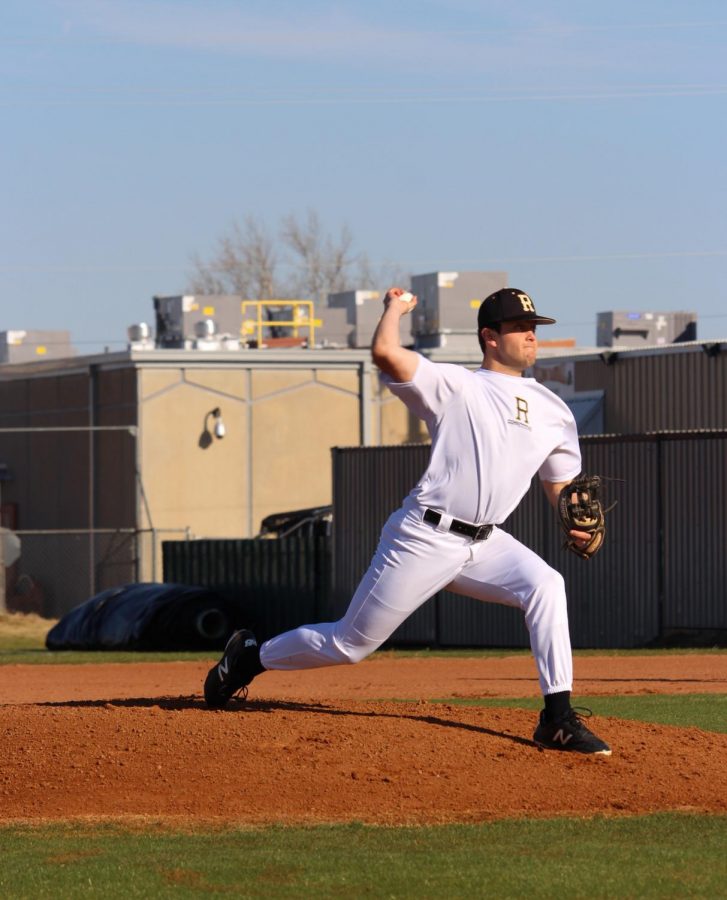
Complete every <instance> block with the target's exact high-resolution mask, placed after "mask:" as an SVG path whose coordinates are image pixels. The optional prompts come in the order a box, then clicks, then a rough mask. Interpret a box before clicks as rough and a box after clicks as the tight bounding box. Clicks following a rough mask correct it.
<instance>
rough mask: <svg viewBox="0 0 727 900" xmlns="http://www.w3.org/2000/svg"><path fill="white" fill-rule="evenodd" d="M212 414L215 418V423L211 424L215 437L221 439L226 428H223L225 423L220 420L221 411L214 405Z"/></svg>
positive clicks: (225, 432)
mask: <svg viewBox="0 0 727 900" xmlns="http://www.w3.org/2000/svg"><path fill="white" fill-rule="evenodd" d="M212 415H213V416H214V418H215V424H214V426H213V431H214V433H215V437H216V438H219V439H220V440H221V439H222V438H223V437H224V436H225V434H227V429H226V428H225V423H224V422H223V421H222V413H221V412H220V408H219V406H216V407H215V408H214V409H213V410H212Z"/></svg>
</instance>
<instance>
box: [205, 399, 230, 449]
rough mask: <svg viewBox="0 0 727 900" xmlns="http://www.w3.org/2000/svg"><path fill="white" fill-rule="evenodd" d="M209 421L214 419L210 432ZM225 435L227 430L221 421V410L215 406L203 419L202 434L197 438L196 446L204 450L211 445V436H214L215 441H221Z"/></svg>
mask: <svg viewBox="0 0 727 900" xmlns="http://www.w3.org/2000/svg"><path fill="white" fill-rule="evenodd" d="M210 419H214V421H213V422H212V430H211V431H210ZM226 434H227V428H226V427H225V423H224V422H223V421H222V410H221V409H220V408H219V406H216V407H215V408H214V409H211V410H210V411H209V412H208V413H207V414H206V415H205V417H204V427H203V428H202V434H201V435H200V436H199V441H198V444H199V446H200V447H201V448H202V449H203V450H206V449H207V447H209V445H210V444H211V443H212V435H214V436H215V437H216V438H217V440H220V441H221V440H222V438H223V437H224V436H225V435H226Z"/></svg>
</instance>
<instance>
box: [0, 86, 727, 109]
mask: <svg viewBox="0 0 727 900" xmlns="http://www.w3.org/2000/svg"><path fill="white" fill-rule="evenodd" d="M725 94H727V86H724V85H717V86H714V87H692V86H685V87H670V88H666V89H661V88H643V89H636V90H632V89H623V88H618V87H612V88H600V89H597V90H591V91H588V90H585V91H584V90H578V91H575V92H574V93H560V92H555V93H553V92H551V93H548V92H547V91H545V92H543V91H540V92H532V93H520V94H518V93H512V94H510V95H493V94H463V93H449V94H443V95H442V94H438V95H424V94H422V95H419V96H416V95H402V96H395V94H394V92H392V91H391V90H390V89H387V88H382V89H381V90H380V92H378V93H373V94H370V95H369V96H348V97H340V96H338V97H336V96H308V97H295V96H290V95H288V96H282V97H275V98H272V97H225V98H214V97H213V98H200V99H193V98H192V97H190V96H182V97H173V96H170V97H168V98H166V99H161V98H154V99H144V98H130V99H102V98H93V97H87V98H80V97H79V98H75V99H63V98H52V97H47V98H35V99H32V100H29V99H28V98H17V99H14V98H13V99H4V100H0V106H3V107H13V106H24V107H25V106H29V105H34V106H53V107H66V106H80V105H85V106H107V107H130V106H137V107H144V108H147V107H158V106H167V107H175V106H179V107H182V106H193V107H237V106H251V107H252V106H268V107H274V106H340V105H344V104H349V105H352V106H364V105H370V104H380V105H384V106H396V105H404V104H441V103H476V104H488V103H500V104H501V103H541V102H542V103H557V102H569V103H577V102H584V101H587V102H596V101H599V100H604V101H608V100H643V99H660V98H674V97H718V96H724V95H725Z"/></svg>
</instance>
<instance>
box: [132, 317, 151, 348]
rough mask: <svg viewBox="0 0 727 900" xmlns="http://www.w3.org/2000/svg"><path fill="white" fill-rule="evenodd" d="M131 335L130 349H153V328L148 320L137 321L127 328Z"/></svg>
mask: <svg viewBox="0 0 727 900" xmlns="http://www.w3.org/2000/svg"><path fill="white" fill-rule="evenodd" d="M126 333H127V335H128V337H129V350H153V349H154V339H153V338H152V336H151V328H150V327H149V326H148V325H147V323H146V322H137V323H135V324H133V325H129V327H128V328H127V329H126Z"/></svg>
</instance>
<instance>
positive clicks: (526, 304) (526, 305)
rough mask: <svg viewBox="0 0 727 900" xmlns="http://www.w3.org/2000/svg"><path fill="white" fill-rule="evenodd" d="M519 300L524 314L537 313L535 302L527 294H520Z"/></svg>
mask: <svg viewBox="0 0 727 900" xmlns="http://www.w3.org/2000/svg"><path fill="white" fill-rule="evenodd" d="M517 296H518V300H519V301H520V303H521V304H522V308H523V312H531V313H534V312H535V307H534V306H533V301H532V300H531V299H530V297H528V295H527V294H518V295H517Z"/></svg>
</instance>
